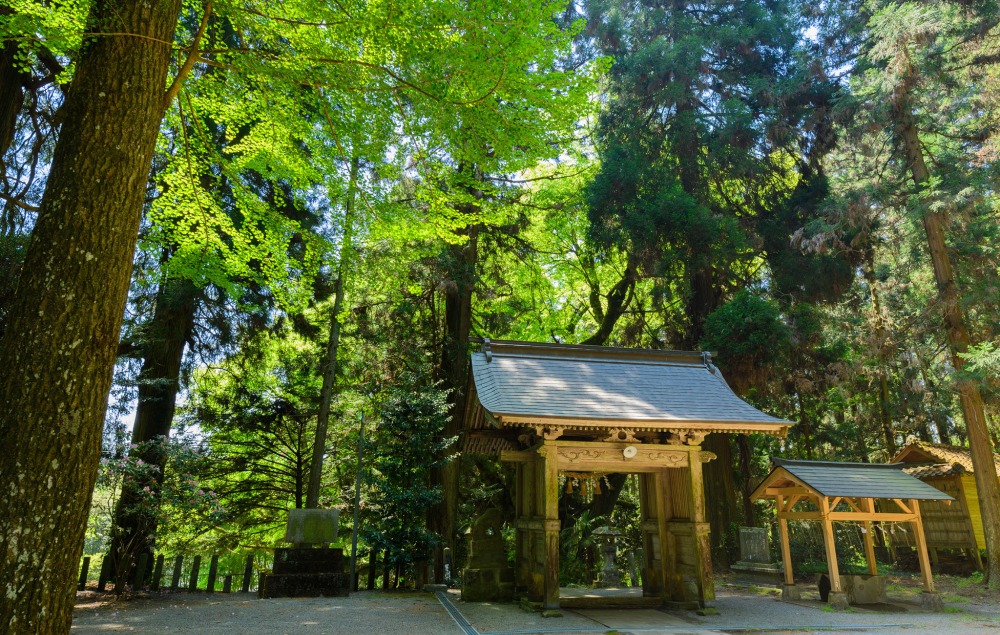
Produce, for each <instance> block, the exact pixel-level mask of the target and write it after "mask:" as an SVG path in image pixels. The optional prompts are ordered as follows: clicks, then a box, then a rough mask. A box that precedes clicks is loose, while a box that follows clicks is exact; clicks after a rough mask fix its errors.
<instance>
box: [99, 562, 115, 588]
mask: <svg viewBox="0 0 1000 635" xmlns="http://www.w3.org/2000/svg"><path fill="white" fill-rule="evenodd" d="M111 563H112V560H111V554H105V556H104V558H102V559H101V572H100V574H98V578H97V590H98V591H104V590H106V589H107V588H108V578H110V577H111Z"/></svg>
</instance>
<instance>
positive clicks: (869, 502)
mask: <svg viewBox="0 0 1000 635" xmlns="http://www.w3.org/2000/svg"><path fill="white" fill-rule="evenodd" d="M864 500H865V511H866V512H868V513H869V514H872V515H874V514H875V500H874V499H872V498H866V499H864ZM872 529H873V526H872V523H871V521H870V520H866V521H865V560H866V561H867V562H868V574H869V575H878V563H877V562H876V561H875V536H873V535H872Z"/></svg>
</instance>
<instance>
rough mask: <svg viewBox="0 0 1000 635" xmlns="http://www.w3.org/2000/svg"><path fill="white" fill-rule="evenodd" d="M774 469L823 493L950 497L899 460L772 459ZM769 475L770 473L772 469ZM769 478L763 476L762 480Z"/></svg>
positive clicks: (893, 496)
mask: <svg viewBox="0 0 1000 635" xmlns="http://www.w3.org/2000/svg"><path fill="white" fill-rule="evenodd" d="M771 462H772V463H774V466H775V470H779V469H785V470H787V471H788V472H789V473H790V474H791V475H792V476H794V477H795V478H797V479H798V480H800V481H802V482H803V483H805V484H806V485H808V486H809V487H811V488H812V489H814V490H816V491H817V492H819V493H820V494H822V495H823V496H847V497H851V498H899V499H904V500H905V499H913V498H915V499H918V500H953V499H952V497H951V496H948V495H947V494H945V493H944V492H942V491H940V490H938V489H936V488H934V487H931V486H930V485H928V484H927V483H924V482H923V481H921V480H920V479H918V478H914V477H913V476H910V475H909V474H906V473H905V472H904V471H903V465H902V464H900V463H839V462H834V461H792V460H790V459H779V458H773V457H772V459H771ZM772 474H773V472H772ZM768 480H770V477H769V478H768V479H765V481H768Z"/></svg>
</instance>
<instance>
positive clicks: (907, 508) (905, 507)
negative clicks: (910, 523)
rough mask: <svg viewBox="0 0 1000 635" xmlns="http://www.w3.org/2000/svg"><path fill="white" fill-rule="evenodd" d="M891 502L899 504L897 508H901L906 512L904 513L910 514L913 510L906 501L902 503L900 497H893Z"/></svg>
mask: <svg viewBox="0 0 1000 635" xmlns="http://www.w3.org/2000/svg"><path fill="white" fill-rule="evenodd" d="M892 502H894V503H896V504H897V505H899V508H900V509H902V510H903V513H906V514H912V513H913V510H912V509H910V508H909V507H907V506H906V503H904V502H903V501H901V500H900V499H898V498H894V499H892Z"/></svg>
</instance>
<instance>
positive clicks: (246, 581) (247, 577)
mask: <svg viewBox="0 0 1000 635" xmlns="http://www.w3.org/2000/svg"><path fill="white" fill-rule="evenodd" d="M252 578H253V554H252V553H251V554H250V555H248V556H247V562H246V564H245V565H243V584H242V585H241V586H240V591H242V592H243V593H249V592H250V583H251V582H252V581H253V579H252Z"/></svg>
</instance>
